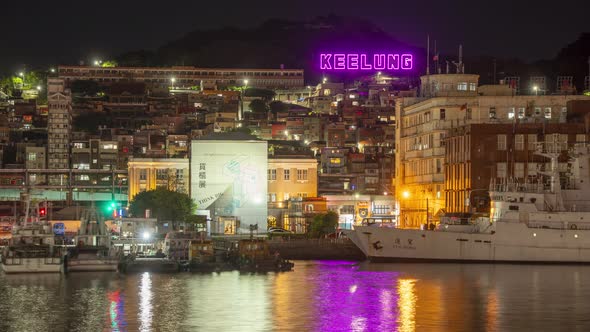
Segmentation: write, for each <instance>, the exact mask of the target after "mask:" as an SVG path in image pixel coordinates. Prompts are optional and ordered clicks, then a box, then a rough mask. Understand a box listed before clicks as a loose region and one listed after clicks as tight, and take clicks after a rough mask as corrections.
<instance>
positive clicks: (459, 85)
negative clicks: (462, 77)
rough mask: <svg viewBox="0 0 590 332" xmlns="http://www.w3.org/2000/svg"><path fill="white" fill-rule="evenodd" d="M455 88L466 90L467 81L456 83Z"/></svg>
mask: <svg viewBox="0 0 590 332" xmlns="http://www.w3.org/2000/svg"><path fill="white" fill-rule="evenodd" d="M457 90H459V91H467V82H460V83H457Z"/></svg>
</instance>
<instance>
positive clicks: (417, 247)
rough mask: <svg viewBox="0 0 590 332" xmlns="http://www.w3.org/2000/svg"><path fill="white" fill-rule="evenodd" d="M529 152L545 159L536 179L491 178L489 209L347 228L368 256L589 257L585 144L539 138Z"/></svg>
mask: <svg viewBox="0 0 590 332" xmlns="http://www.w3.org/2000/svg"><path fill="white" fill-rule="evenodd" d="M536 155H539V156H542V157H545V158H547V159H549V160H550V162H549V163H547V164H544V165H543V168H542V169H540V170H539V171H538V174H540V175H541V176H540V177H539V178H538V179H537V181H536V182H535V183H526V182H525V183H519V182H518V181H514V180H506V181H503V182H501V183H496V182H492V183H491V184H490V188H489V195H490V198H491V210H490V215H489V217H488V216H485V217H484V216H479V215H474V214H448V215H446V216H443V217H442V218H441V222H440V224H438V225H437V226H436V227H435V228H434V230H428V227H425V229H400V228H395V227H387V226H388V225H383V224H372V225H368V224H367V225H361V226H355V228H354V230H353V231H350V232H348V234H347V235H348V237H349V238H350V239H351V240H352V241H353V242H354V243H355V244H356V245H357V246H358V247H359V248H360V249H361V251H362V252H363V253H364V254H365V255H366V257H367V258H368V259H369V260H371V261H395V262H400V261H401V262H403V261H411V262H416V261H418V262H420V261H432V262H440V261H447V262H506V263H590V199H589V198H588V197H589V195H590V149H589V147H588V146H586V145H584V144H580V145H576V146H575V147H573V148H572V149H570V150H569V151H568V153H567V156H565V153H564V152H563V151H559V150H556V149H551V148H547V147H546V146H542V145H540V146H539V148H538V150H537V152H536ZM560 156H561V160H565V159H566V158H565V157H567V163H563V164H561V165H560V164H559V163H558V161H559V159H560Z"/></svg>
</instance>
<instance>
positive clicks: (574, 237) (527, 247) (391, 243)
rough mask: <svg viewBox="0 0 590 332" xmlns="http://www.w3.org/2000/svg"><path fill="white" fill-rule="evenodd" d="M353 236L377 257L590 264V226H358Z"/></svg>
mask: <svg viewBox="0 0 590 332" xmlns="http://www.w3.org/2000/svg"><path fill="white" fill-rule="evenodd" d="M349 237H350V239H351V240H352V241H353V242H354V243H355V244H356V245H357V246H358V247H359V248H360V249H361V251H362V252H363V253H364V254H365V256H366V257H367V258H368V259H369V260H371V261H375V262H461V263H553V264H555V263H558V264H564V263H565V264H570V263H571V264H573V263H582V264H587V263H590V230H566V229H563V230H561V229H560V230H558V229H543V228H529V227H527V226H526V225H525V224H522V223H498V224H497V225H496V231H495V233H494V234H492V233H459V232H445V231H426V230H414V229H392V228H381V227H372V226H359V227H355V230H354V231H352V232H350V233H349Z"/></svg>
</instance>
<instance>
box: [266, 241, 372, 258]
mask: <svg viewBox="0 0 590 332" xmlns="http://www.w3.org/2000/svg"><path fill="white" fill-rule="evenodd" d="M268 245H269V248H270V251H271V253H274V252H275V251H278V252H279V253H280V254H281V257H283V258H286V259H297V260H308V259H309V260H314V259H318V260H319V259H334V260H358V261H362V260H365V255H363V253H362V251H361V250H360V249H359V248H357V246H355V245H354V243H352V241H350V240H349V239H293V240H288V239H273V240H269V241H268Z"/></svg>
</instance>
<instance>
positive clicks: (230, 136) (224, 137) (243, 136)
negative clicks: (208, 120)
mask: <svg viewBox="0 0 590 332" xmlns="http://www.w3.org/2000/svg"><path fill="white" fill-rule="evenodd" d="M195 140H201V141H262V140H261V139H259V138H258V137H256V136H254V135H250V134H247V133H244V132H241V131H230V132H224V133H210V134H208V135H205V136H202V137H199V138H196V139H195Z"/></svg>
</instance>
